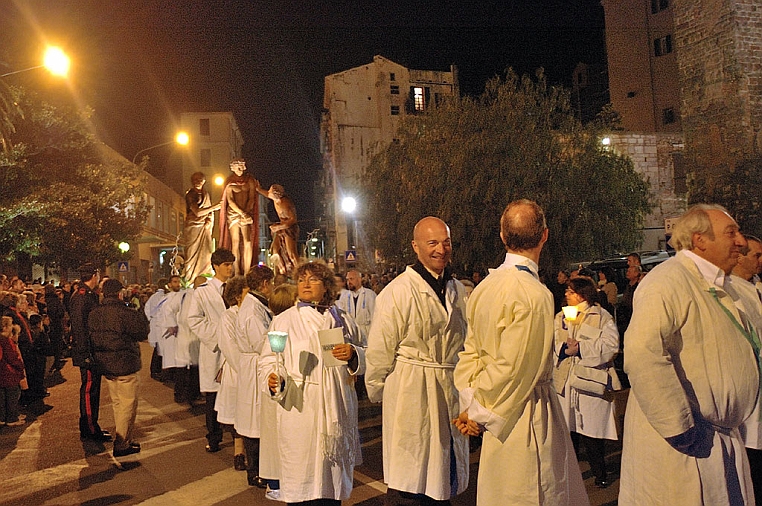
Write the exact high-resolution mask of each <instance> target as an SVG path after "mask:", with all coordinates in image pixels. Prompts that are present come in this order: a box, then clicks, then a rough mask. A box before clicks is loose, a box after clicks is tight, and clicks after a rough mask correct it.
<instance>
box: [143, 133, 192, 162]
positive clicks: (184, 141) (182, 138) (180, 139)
mask: <svg viewBox="0 0 762 506" xmlns="http://www.w3.org/2000/svg"><path fill="white" fill-rule="evenodd" d="M189 141H190V137H188V134H187V133H185V132H178V134H177V135H176V136H175V138H174V139H172V140H171V141H167V142H162V143H160V144H155V145H153V146H148V147H147V148H144V149H141V150H140V151H138V152H137V153H135V156H133V157H132V163H133V164H137V160H138V156H140V155H141V154H143V153H145V152H146V151H150V150H152V149H155V148H160V147H162V146H167V145H169V144H173V143H174V144H179V145H181V146H187V145H188V142H189Z"/></svg>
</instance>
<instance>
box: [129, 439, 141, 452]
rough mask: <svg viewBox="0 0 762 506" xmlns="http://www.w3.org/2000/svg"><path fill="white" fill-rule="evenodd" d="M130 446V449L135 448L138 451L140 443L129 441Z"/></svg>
mask: <svg viewBox="0 0 762 506" xmlns="http://www.w3.org/2000/svg"><path fill="white" fill-rule="evenodd" d="M130 446H131V447H132V448H137V449H138V451H140V443H138V442H137V441H130Z"/></svg>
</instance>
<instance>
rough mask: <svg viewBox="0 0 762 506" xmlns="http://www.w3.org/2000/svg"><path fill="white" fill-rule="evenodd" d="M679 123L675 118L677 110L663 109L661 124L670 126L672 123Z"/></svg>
mask: <svg viewBox="0 0 762 506" xmlns="http://www.w3.org/2000/svg"><path fill="white" fill-rule="evenodd" d="M675 121H677V117H676V116H675V109H674V108H672V107H667V108H666V109H662V111H661V122H662V124H664V125H669V124H670V123H674V122H675Z"/></svg>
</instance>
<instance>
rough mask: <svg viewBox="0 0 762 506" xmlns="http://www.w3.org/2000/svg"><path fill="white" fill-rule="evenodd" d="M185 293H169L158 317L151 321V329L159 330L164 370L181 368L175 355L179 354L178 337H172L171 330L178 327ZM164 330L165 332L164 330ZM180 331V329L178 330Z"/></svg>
mask: <svg viewBox="0 0 762 506" xmlns="http://www.w3.org/2000/svg"><path fill="white" fill-rule="evenodd" d="M183 295H184V292H181V291H180V292H172V291H170V292H167V294H166V295H165V296H164V299H163V300H162V301H161V306H159V307H158V308H157V315H156V317H155V318H154V319H153V320H152V321H151V327H152V328H153V327H154V326H155V327H156V328H157V329H158V330H159V332H160V336H159V337H158V339H159V349H160V351H161V360H162V363H161V366H162V368H163V369H169V368H171V367H179V366H180V365H181V364H178V362H177V360H176V358H175V355H176V353H177V336H176V335H171V334H170V332H169V329H171V328H173V327H177V326H178V324H177V317H178V314H179V313H180V306H181V304H182V301H183ZM162 329H163V330H162ZM178 330H179V329H178Z"/></svg>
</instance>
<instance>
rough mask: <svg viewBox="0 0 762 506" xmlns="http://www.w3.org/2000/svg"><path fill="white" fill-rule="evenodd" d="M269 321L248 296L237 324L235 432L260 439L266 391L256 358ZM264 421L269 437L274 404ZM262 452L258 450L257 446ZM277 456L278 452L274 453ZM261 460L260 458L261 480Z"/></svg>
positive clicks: (267, 314) (260, 306)
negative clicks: (261, 414)
mask: <svg viewBox="0 0 762 506" xmlns="http://www.w3.org/2000/svg"><path fill="white" fill-rule="evenodd" d="M271 321H272V313H271V312H270V310H269V309H268V308H267V306H265V305H264V304H262V302H260V301H259V299H257V298H256V297H255V296H254V295H253V294H251V293H248V294H247V295H246V297H245V298H244V299H243V302H241V309H240V310H239V311H238V319H237V320H236V337H235V338H236V346H237V348H238V352H239V359H238V360H239V362H238V367H237V370H238V397H237V402H236V404H237V406H236V415H235V430H236V432H238V433H239V434H241V435H242V436H246V437H251V438H257V437H260V425H261V421H260V418H261V416H260V410H261V404H262V402H261V401H262V396H263V395H265V394H264V392H265V391H266V389H267V378H263V377H261V376H259V375H258V374H257V369H258V367H259V355H260V353H262V346H263V345H264V343H265V340H267V329H268V327H269V326H270V322H271ZM270 404H271V406H270V407H271V408H273V409H270V410H269V411H268V414H269V415H268V419H267V420H266V424H267V428H266V429H262V430H265V431H266V432H267V429H269V433H272V432H273V431H274V426H275V410H274V407H275V406H274V404H275V403H270ZM260 448H261V446H260ZM273 453H277V452H273ZM260 454H261V455H262V457H265V458H267V457H268V455H269V454H270V452H268V451H266V450H265V451H260ZM262 457H260V463H259V466H260V476H262V473H261V468H262Z"/></svg>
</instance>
